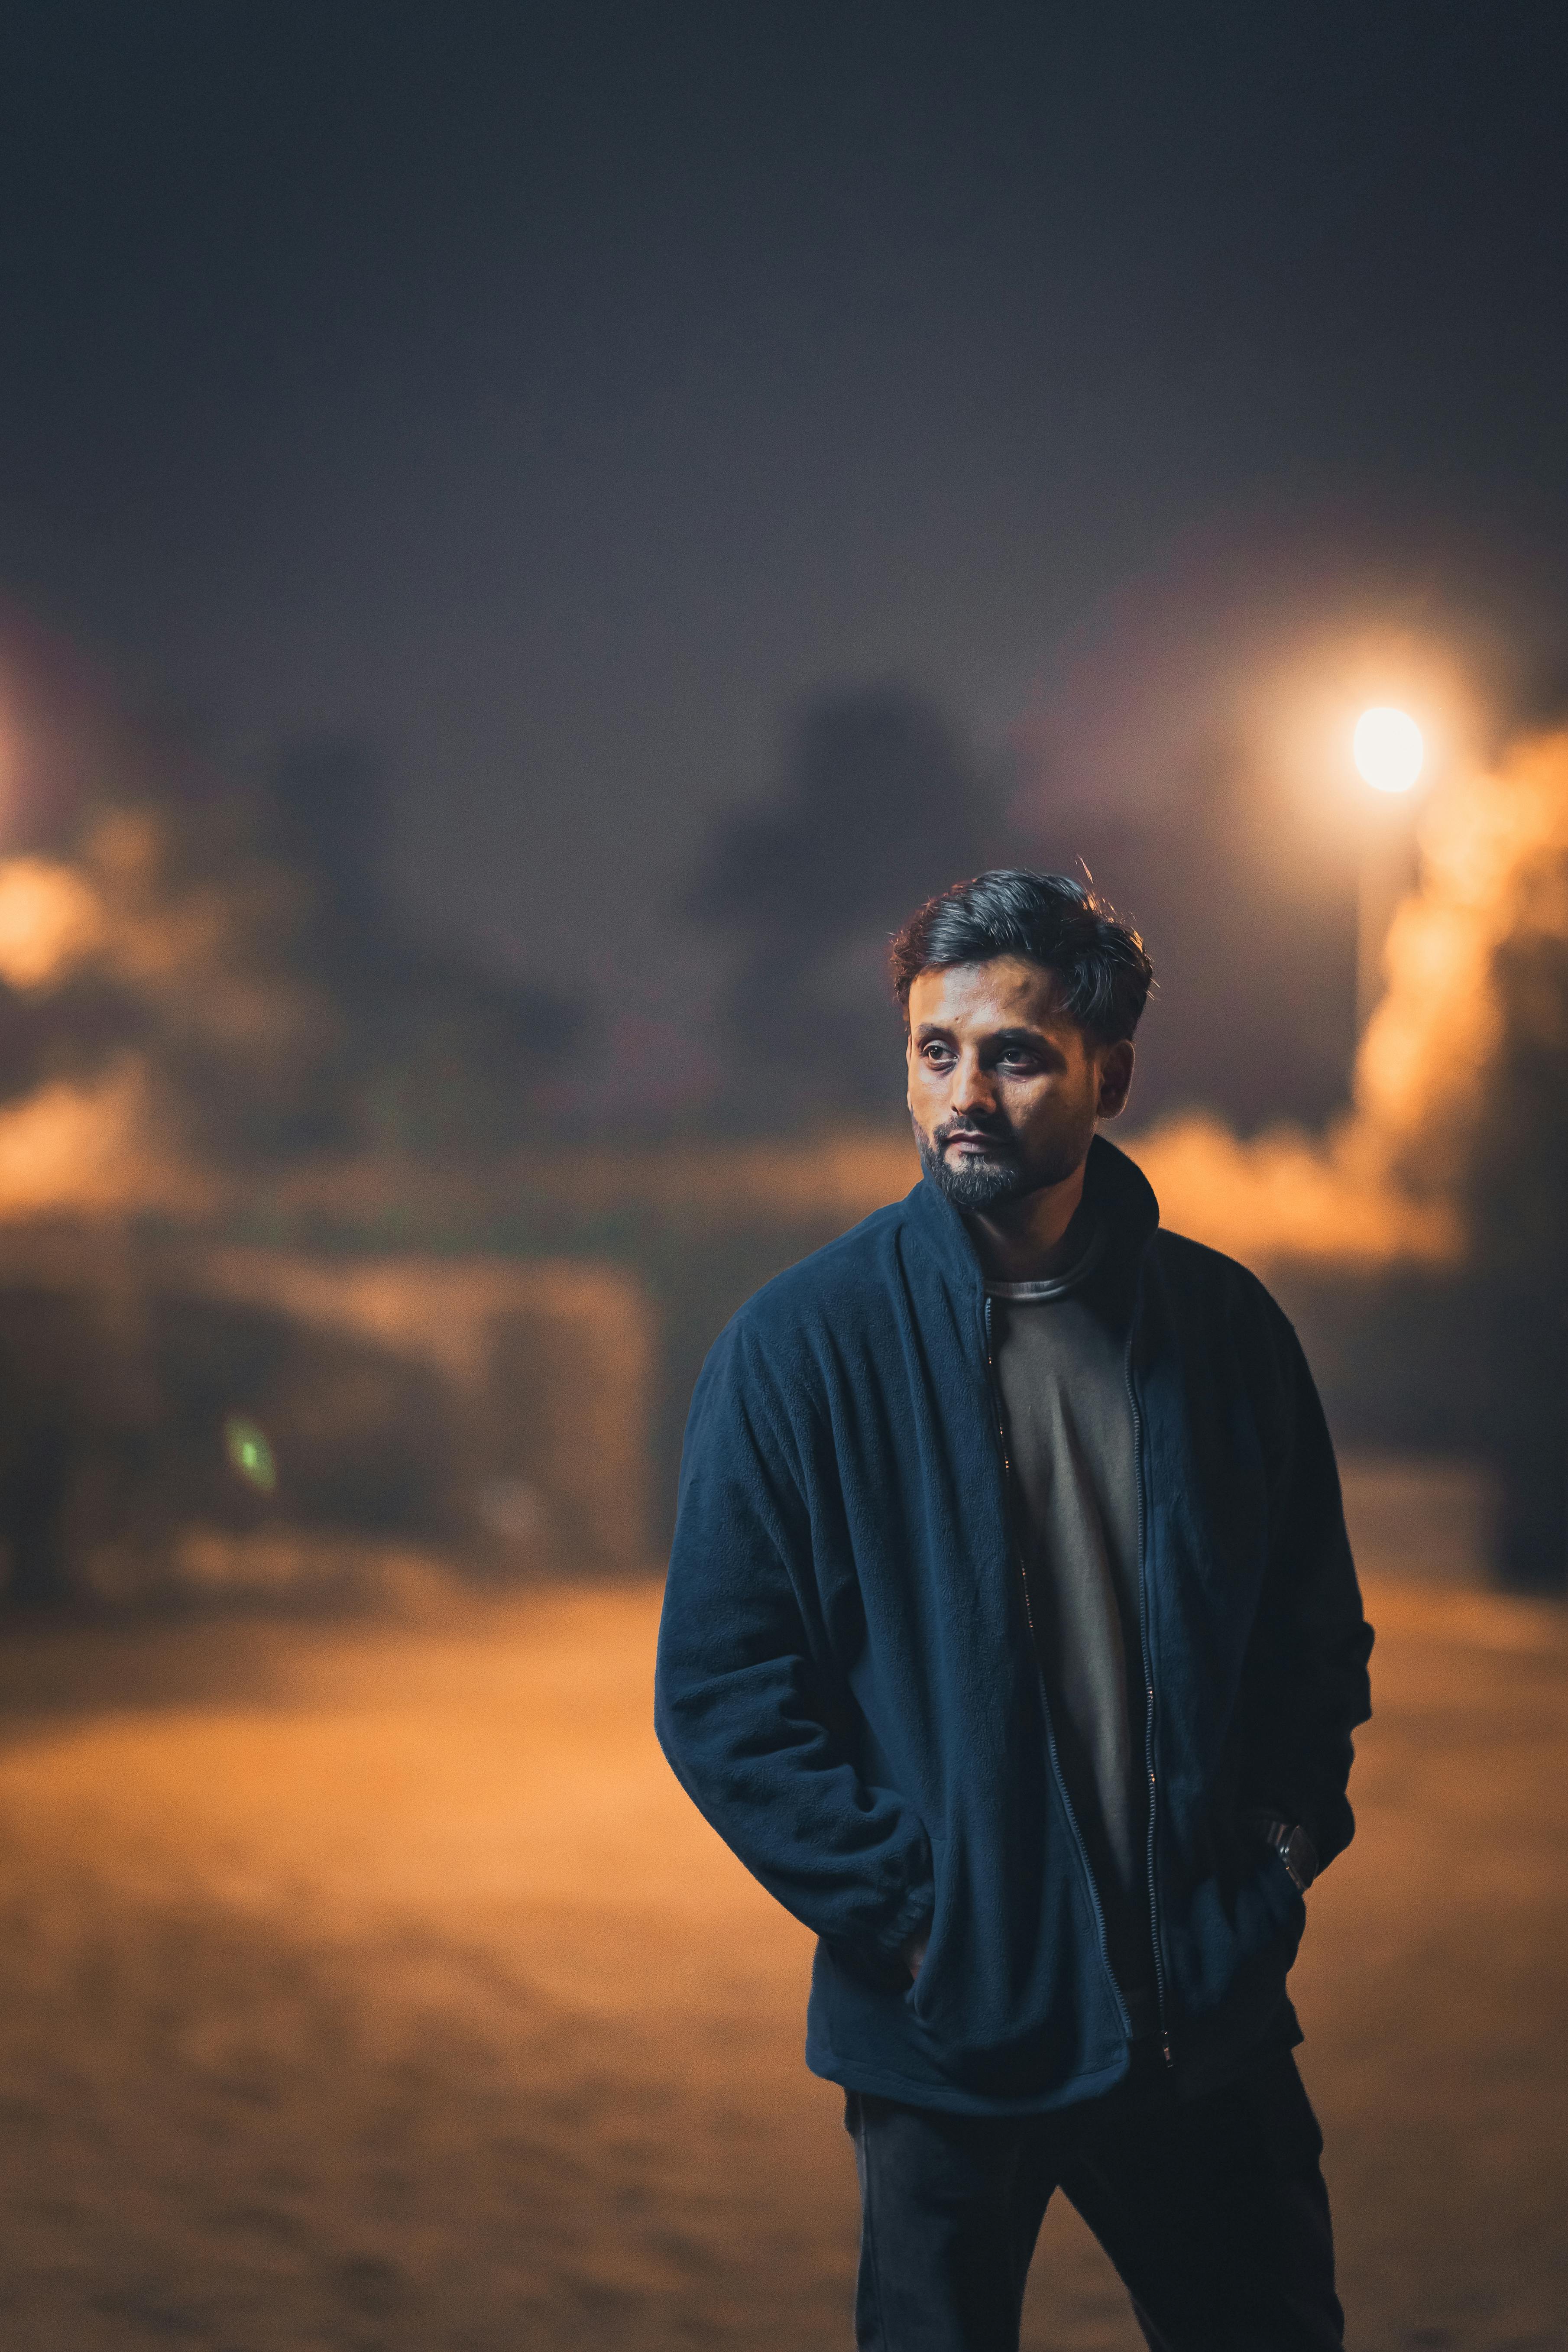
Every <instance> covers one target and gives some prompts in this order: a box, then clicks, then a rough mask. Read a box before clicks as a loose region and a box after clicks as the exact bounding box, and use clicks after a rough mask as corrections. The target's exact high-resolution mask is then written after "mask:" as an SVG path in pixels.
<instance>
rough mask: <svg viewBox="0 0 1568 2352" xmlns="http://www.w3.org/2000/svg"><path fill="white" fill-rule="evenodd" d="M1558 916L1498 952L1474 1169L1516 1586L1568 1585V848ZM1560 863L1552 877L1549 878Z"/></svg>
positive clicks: (1555, 861) (1553, 893) (1561, 861)
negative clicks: (1492, 1033)
mask: <svg viewBox="0 0 1568 2352" xmlns="http://www.w3.org/2000/svg"><path fill="white" fill-rule="evenodd" d="M1539 866H1540V869H1541V870H1540V871H1539V872H1538V874H1537V876H1536V877H1535V880H1536V885H1537V892H1536V895H1537V896H1538V898H1545V899H1547V900H1548V901H1549V902H1550V903H1551V904H1552V907H1553V908H1554V912H1555V921H1552V922H1547V923H1543V924H1542V926H1541V927H1540V928H1536V927H1534V926H1532V925H1523V926H1521V929H1520V931H1519V932H1518V933H1517V934H1516V935H1515V936H1514V937H1512V938H1510V939H1509V940H1506V941H1505V942H1504V943H1503V945H1502V946H1501V948H1500V950H1499V951H1498V953H1497V956H1496V959H1495V961H1494V965H1493V976H1494V984H1495V987H1496V990H1497V993H1498V998H1499V1002H1500V1007H1501V1009H1502V1013H1503V1040H1502V1046H1501V1051H1500V1055H1499V1058H1498V1064H1497V1068H1496V1073H1495V1082H1492V1081H1489V1086H1488V1094H1489V1102H1488V1106H1487V1113H1488V1115H1487V1116H1485V1117H1483V1118H1481V1119H1480V1120H1479V1122H1478V1128H1477V1144H1476V1150H1475V1157H1474V1160H1473V1164H1472V1166H1471V1169H1470V1171H1469V1192H1470V1214H1471V1229H1472V1232H1473V1234H1474V1235H1475V1244H1476V1275H1477V1297H1478V1311H1479V1319H1480V1325H1481V1330H1480V1338H1481V1342H1482V1349H1483V1353H1484V1357H1485V1360H1486V1366H1487V1373H1488V1378H1487V1381H1486V1396H1487V1405H1486V1418H1487V1423H1488V1426H1487V1439H1488V1445H1489V1452H1490V1454H1491V1457H1492V1460H1493V1462H1494V1464H1495V1465H1496V1468H1497V1470H1498V1473H1499V1488H1500V1501H1501V1525H1500V1528H1499V1529H1498V1568H1499V1570H1500V1575H1501V1578H1502V1580H1503V1581H1504V1582H1505V1583H1507V1584H1509V1585H1510V1586H1512V1587H1513V1588H1514V1589H1515V1590H1518V1591H1563V1588H1564V1586H1565V1585H1568V848H1560V849H1559V850H1558V852H1557V854H1556V856H1555V857H1554V858H1551V857H1548V856H1542V858H1541V860H1540V861H1539ZM1548 869H1550V870H1548Z"/></svg>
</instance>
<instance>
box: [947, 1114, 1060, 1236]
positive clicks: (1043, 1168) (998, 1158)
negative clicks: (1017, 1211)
mask: <svg viewBox="0 0 1568 2352" xmlns="http://www.w3.org/2000/svg"><path fill="white" fill-rule="evenodd" d="M910 1124H911V1125H912V1126H913V1128H914V1131H915V1149H916V1150H918V1152H919V1153H920V1156H921V1168H922V1169H923V1170H924V1171H925V1173H926V1174H927V1175H928V1176H929V1177H930V1178H931V1182H932V1183H933V1184H934V1185H935V1186H936V1188H937V1191H938V1192H941V1193H942V1195H943V1196H944V1198H945V1199H947V1200H949V1201H951V1202H952V1205H953V1207H954V1208H955V1209H961V1210H965V1211H967V1212H969V1213H975V1212H977V1211H984V1210H986V1209H994V1208H997V1207H999V1206H1000V1205H1001V1203H1002V1202H1004V1201H1021V1200H1022V1199H1023V1198H1024V1197H1025V1195H1026V1194H1027V1193H1029V1192H1039V1191H1040V1190H1041V1189H1042V1187H1043V1186H1045V1185H1047V1184H1060V1183H1064V1182H1065V1181H1066V1180H1067V1179H1068V1177H1069V1176H1070V1175H1071V1174H1072V1173H1073V1171H1074V1170H1075V1169H1076V1168H1077V1167H1078V1166H1079V1163H1080V1162H1081V1160H1082V1159H1083V1155H1084V1152H1085V1151H1086V1150H1088V1148H1089V1146H1088V1143H1087V1141H1084V1142H1081V1143H1080V1142H1079V1139H1077V1138H1076V1137H1075V1138H1074V1139H1072V1140H1071V1141H1070V1142H1068V1141H1064V1142H1063V1143H1062V1144H1061V1145H1060V1146H1059V1147H1058V1149H1056V1150H1047V1152H1045V1153H1044V1154H1043V1155H1042V1157H1041V1158H1040V1159H1039V1160H1026V1159H1025V1156H1024V1150H1023V1147H1022V1145H1021V1144H1020V1142H1019V1140H1018V1138H1017V1136H1016V1133H1015V1132H1014V1129H1013V1128H1012V1126H1011V1124H1010V1122H1009V1121H1008V1120H1006V1119H1005V1118H986V1119H980V1118H964V1119H947V1120H944V1122H943V1123H942V1126H941V1127H939V1128H937V1129H934V1130H933V1132H932V1133H931V1134H930V1135H928V1134H927V1133H926V1131H925V1129H924V1128H923V1127H921V1123H920V1121H919V1120H918V1119H917V1118H914V1115H913V1113H912V1112H911V1114H910ZM1089 1131H1090V1134H1092V1132H1093V1129H1092V1127H1091V1129H1090V1130H1089ZM957 1135H978V1136H981V1137H983V1138H984V1143H985V1149H984V1152H977V1151H966V1152H965V1153H964V1155H963V1159H962V1160H949V1158H948V1156H947V1147H948V1145H949V1143H951V1142H952V1139H953V1137H954V1136H957Z"/></svg>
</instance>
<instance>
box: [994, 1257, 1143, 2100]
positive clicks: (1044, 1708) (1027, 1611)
mask: <svg viewBox="0 0 1568 2352" xmlns="http://www.w3.org/2000/svg"><path fill="white" fill-rule="evenodd" d="M985 1374H986V1383H987V1386H988V1387H989V1389H990V1391H991V1409H992V1412H993V1413H994V1417H995V1424H996V1444H997V1450H998V1451H999V1453H1000V1454H1001V1456H1002V1484H1003V1499H1004V1502H1005V1507H1006V1509H1007V1517H1008V1523H1009V1526H1011V1524H1012V1493H1013V1465H1012V1461H1011V1459H1010V1458H1009V1455H1008V1453H1007V1433H1006V1431H1005V1428H1004V1427H1003V1425H1002V1402H1001V1398H1000V1396H999V1394H998V1392H997V1388H996V1366H995V1361H994V1358H993V1356H992V1352H991V1299H990V1295H989V1293H987V1295H986V1299H985ZM1139 1510H1140V1515H1142V1498H1140V1503H1139ZM1140 1551H1142V1536H1140ZM1013 1557H1014V1559H1015V1561H1016V1564H1017V1570H1018V1590H1019V1592H1020V1593H1021V1595H1022V1596H1023V1602H1024V1621H1025V1623H1026V1625H1027V1627H1028V1632H1029V1651H1030V1654H1031V1656H1032V1657H1033V1658H1034V1661H1035V1672H1036V1673H1037V1675H1038V1676H1039V1682H1040V1708H1041V1712H1042V1714H1043V1715H1044V1717H1045V1724H1046V1752H1047V1755H1048V1756H1049V1758H1050V1760H1051V1777H1052V1779H1053V1780H1055V1782H1056V1784H1057V1794H1058V1796H1059V1797H1060V1799H1061V1801H1062V1811H1064V1812H1065V1813H1066V1815H1067V1817H1068V1827H1069V1829H1070V1830H1071V1831H1072V1834H1073V1843H1074V1844H1075V1845H1076V1846H1077V1848H1078V1858H1079V1867H1080V1868H1081V1870H1082V1872H1083V1881H1084V1885H1086V1886H1087V1887H1088V1889H1089V1902H1090V1904H1091V1905H1092V1906H1093V1908H1094V1925H1095V1932H1096V1934H1097V1936H1098V1937H1099V1938H1100V1963H1101V1965H1102V1967H1103V1968H1104V1969H1105V1976H1106V1981H1107V1983H1108V1984H1109V1985H1110V1990H1111V1992H1112V1993H1113V1994H1114V1996H1115V1999H1116V2009H1117V2014H1118V2015H1119V2017H1120V2018H1121V2030H1122V2032H1123V2033H1124V2034H1125V2036H1126V2037H1127V2039H1128V2040H1129V2041H1131V2037H1132V2020H1131V2017H1130V2015H1129V2014H1128V2010H1127V2003H1126V2001H1125V2000H1123V1999H1122V1997H1121V1986H1120V1985H1119V1984H1118V1983H1117V1981H1116V1971H1115V1969H1113V1968H1112V1967H1111V1965H1110V1937H1109V1936H1108V1935H1107V1933H1106V1927H1105V1910H1104V1906H1103V1905H1102V1904H1101V1902H1100V1889H1099V1887H1098V1886H1096V1885H1095V1883H1094V1872H1093V1869H1092V1868H1091V1867H1090V1864H1089V1848H1088V1847H1087V1846H1086V1845H1085V1843H1084V1842H1083V1832H1082V1831H1081V1830H1080V1829H1079V1825H1078V1815H1077V1814H1076V1813H1075V1812H1074V1811H1073V1809H1072V1799H1071V1798H1070V1797H1069V1796H1068V1788H1067V1781H1066V1780H1065V1779H1064V1778H1063V1775H1062V1768H1061V1759H1060V1757H1059V1756H1058V1752H1057V1734H1056V1726H1055V1725H1054V1724H1053V1723H1052V1721H1051V1699H1050V1693H1049V1691H1048V1690H1047V1687H1046V1670H1045V1667H1044V1666H1043V1665H1042V1664H1041V1663H1040V1644H1039V1641H1038V1638H1037V1634H1036V1632H1035V1609H1034V1603H1033V1601H1031V1600H1030V1598H1029V1571H1028V1568H1027V1566H1026V1562H1025V1559H1024V1548H1023V1546H1022V1544H1019V1543H1016V1542H1015V1544H1014V1547H1013ZM1157 1965H1158V1961H1157V1958H1156V1966H1157ZM1161 2019H1162V2023H1161V2031H1162V2033H1163V2030H1164V2029H1163V2009H1162V2011H1161ZM1165 2057H1166V2062H1167V2063H1169V2061H1170V2051H1169V2049H1168V2048H1167V2049H1166V2052H1165Z"/></svg>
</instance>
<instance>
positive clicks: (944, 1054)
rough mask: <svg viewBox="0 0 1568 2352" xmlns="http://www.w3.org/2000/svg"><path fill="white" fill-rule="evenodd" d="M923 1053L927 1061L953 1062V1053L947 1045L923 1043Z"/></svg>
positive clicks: (922, 1055)
mask: <svg viewBox="0 0 1568 2352" xmlns="http://www.w3.org/2000/svg"><path fill="white" fill-rule="evenodd" d="M921 1057H922V1058H923V1059H924V1060H925V1061H928V1062H932V1063H936V1062H951V1061H952V1054H951V1053H950V1052H949V1051H948V1049H947V1047H946V1046H945V1045H922V1046H921Z"/></svg>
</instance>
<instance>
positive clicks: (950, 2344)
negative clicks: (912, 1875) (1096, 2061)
mask: <svg viewBox="0 0 1568 2352" xmlns="http://www.w3.org/2000/svg"><path fill="white" fill-rule="evenodd" d="M845 2121H846V2123H847V2126H848V2129H849V2130H850V2132H851V2133H852V2134H853V2136H854V2140H855V2154H856V2163H857V2166H858V2171H859V2175H860V2199H861V2214H862V2226H861V2235H860V2275H859V2283H858V2288H857V2292H856V2304H855V2340H856V2342H857V2344H858V2345H859V2346H860V2347H863V2352H1017V2344H1018V2323H1019V2317H1020V2314H1021V2313H1022V2310H1023V2304H1024V2281H1025V2278H1026V2275H1027V2273H1028V2268H1029V2260H1030V2257H1031V2255H1032V2254H1033V2253H1034V2251H1035V2241H1036V2239H1037V2237H1038V2235H1039V2231H1040V2224H1041V2222H1042V2221H1044V2219H1045V2213H1046V2207H1047V2204H1048V2203H1049V2202H1050V2199H1051V2194H1052V2191H1053V2190H1054V2189H1061V2191H1062V2193H1063V2195H1064V2196H1066V2197H1067V2198H1068V2200H1069V2202H1070V2203H1072V2204H1073V2205H1075V2206H1076V2207H1077V2208H1078V2210H1079V2212H1080V2213H1081V2214H1082V2216H1083V2218H1084V2220H1085V2221H1087V2222H1088V2223H1089V2228H1090V2229H1091V2230H1092V2231H1094V2234H1095V2236H1096V2237H1097V2238H1098V2239H1099V2240H1100V2244H1101V2245H1102V2246H1103V2247H1104V2248H1105V2251H1106V2252H1107V2253H1108V2254H1109V2255H1110V2259H1111V2261H1112V2263H1114V2264H1115V2266H1116V2269H1117V2271H1118V2272H1119V2273H1120V2274H1121V2280H1122V2282H1123V2284H1124V2285H1125V2286H1126V2287H1127V2290H1128V2292H1129V2294H1131V2298H1132V2308H1133V2311H1134V2313H1135V2314H1136V2315H1137V2319H1138V2323H1139V2325H1140V2326H1141V2327H1142V2330H1143V2334H1144V2336H1145V2338H1146V2340H1147V2341H1148V2343H1149V2344H1150V2345H1152V2347H1155V2352H1337V2347H1340V2346H1341V2345H1342V2344H1343V2342H1344V2319H1343V2315H1342V2312H1341V2309H1340V2305H1339V2302H1338V2299H1337V2297H1336V2295H1335V2294H1334V2250H1333V2239H1332V2235H1331V2231H1330V2226H1329V2200H1328V2192H1327V2190H1326V2189H1325V2188H1324V2186H1323V2177H1322V2173H1321V2170H1320V2168H1319V2158H1320V2157H1321V2153H1322V2146H1323V2142H1322V2135H1321V2132H1320V2131H1319V2129H1318V2126H1317V2120H1316V2118H1315V2116H1313V2114H1312V2110H1311V2107H1310V2104H1309V2102H1308V2098H1307V2094H1306V2092H1305V2090H1304V2089H1303V2088H1302V2085H1301V2078H1300V2075H1299V2074H1297V2072H1296V2063H1295V2060H1294V2059H1293V2058H1292V2056H1291V2054H1290V2053H1289V2051H1288V2050H1283V2051H1279V2050H1277V2051H1274V2052H1271V2053H1269V2054H1268V2056H1267V2057H1265V2058H1262V2059H1258V2060H1255V2061H1254V2063H1252V2065H1251V2066H1250V2067H1249V2068H1248V2069H1247V2072H1246V2073H1245V2074H1242V2075H1241V2076H1240V2077H1239V2078H1238V2079H1237V2081H1235V2082H1234V2083H1232V2084H1229V2085H1227V2087H1226V2089H1224V2090H1222V2091H1217V2092H1215V2093H1213V2094H1211V2095H1209V2096H1208V2097H1205V2098H1202V2099H1194V2100H1193V2101H1191V2102H1189V2103H1187V2104H1185V2105H1180V2104H1178V2103H1177V2101H1176V2100H1175V2098H1174V2097H1173V2095H1172V2094H1171V2093H1170V2091H1169V2089H1168V2087H1167V2086H1166V2085H1165V2084H1163V2082H1160V2081H1156V2080H1151V2079H1150V2077H1149V2074H1148V2073H1147V2071H1146V2070H1144V2069H1142V2068H1140V2069H1139V2070H1138V2074H1137V2077H1136V2079H1135V2080H1134V2082H1133V2083H1132V2084H1130V2085H1129V2086H1128V2087H1127V2089H1126V2091H1125V2092H1123V2093H1119V2094H1116V2095H1112V2096H1111V2097H1110V2098H1108V2099H1102V2100H1097V2101H1093V2102H1091V2103H1089V2105H1085V2106H1083V2107H1078V2108H1069V2109H1067V2110H1065V2111H1064V2112H1063V2113H1061V2114H1059V2115H1055V2116H951V2115H943V2114H940V2113H938V2112H937V2111H936V2110H935V2109H933V2108H931V2107H906V2106H900V2105H897V2104H896V2103H895V2102H894V2101H892V2100H891V2099H880V2098H875V2097H873V2096H872V2095H870V2094H869V2093H868V2092H859V2091H851V2092H850V2093H849V2094H848V2095H847V2108H846V2116H845Z"/></svg>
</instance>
